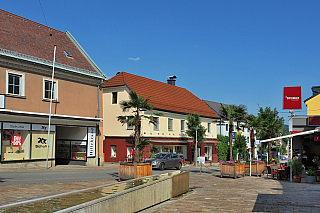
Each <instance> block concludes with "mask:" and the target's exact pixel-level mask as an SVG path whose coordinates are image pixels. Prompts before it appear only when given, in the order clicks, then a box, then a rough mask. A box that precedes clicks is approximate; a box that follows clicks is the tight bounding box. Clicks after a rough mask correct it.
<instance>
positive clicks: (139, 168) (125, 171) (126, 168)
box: [119, 162, 152, 181]
mask: <svg viewBox="0 0 320 213" xmlns="http://www.w3.org/2000/svg"><path fill="white" fill-rule="evenodd" d="M150 175H152V165H151V163H131V162H120V165H119V181H120V180H129V179H136V178H140V177H145V176H150Z"/></svg>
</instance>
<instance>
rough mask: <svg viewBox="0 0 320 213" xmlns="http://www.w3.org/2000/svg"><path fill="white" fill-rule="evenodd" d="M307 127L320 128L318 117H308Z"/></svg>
mask: <svg viewBox="0 0 320 213" xmlns="http://www.w3.org/2000/svg"><path fill="white" fill-rule="evenodd" d="M309 126H320V117H318V116H314V117H309Z"/></svg>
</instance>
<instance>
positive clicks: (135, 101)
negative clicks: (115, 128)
mask: <svg viewBox="0 0 320 213" xmlns="http://www.w3.org/2000/svg"><path fill="white" fill-rule="evenodd" d="M129 98H130V100H128V101H121V102H120V106H121V109H122V111H123V112H132V115H129V116H128V115H125V116H118V117H117V118H118V121H119V122H120V123H122V125H124V124H128V125H130V126H133V127H134V131H133V135H132V136H131V137H130V138H129V139H127V140H126V142H127V143H131V144H133V147H134V153H135V156H134V160H133V163H131V162H120V166H119V179H120V180H121V179H134V178H139V177H144V176H149V175H152V165H151V163H143V149H144V147H145V146H146V145H148V144H149V142H148V140H147V139H144V138H142V137H141V121H142V119H146V120H148V121H149V122H150V123H153V124H156V119H155V118H154V117H153V116H152V115H150V116H148V115H145V114H144V111H147V110H148V111H151V110H152V109H153V105H152V104H149V103H148V102H149V100H150V97H148V98H146V99H144V97H143V96H141V95H138V94H137V93H135V92H134V91H131V92H130V93H129ZM154 114H155V115H158V116H160V115H161V114H160V113H154Z"/></svg>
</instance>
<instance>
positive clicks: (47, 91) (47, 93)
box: [43, 79, 58, 100]
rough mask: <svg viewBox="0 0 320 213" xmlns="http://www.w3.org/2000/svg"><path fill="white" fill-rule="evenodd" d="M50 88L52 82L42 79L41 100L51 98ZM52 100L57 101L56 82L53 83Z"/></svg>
mask: <svg viewBox="0 0 320 213" xmlns="http://www.w3.org/2000/svg"><path fill="white" fill-rule="evenodd" d="M51 86H52V81H51V80H49V79H44V82H43V98H44V99H50V98H51ZM52 100H58V83H57V81H54V82H53V92H52Z"/></svg>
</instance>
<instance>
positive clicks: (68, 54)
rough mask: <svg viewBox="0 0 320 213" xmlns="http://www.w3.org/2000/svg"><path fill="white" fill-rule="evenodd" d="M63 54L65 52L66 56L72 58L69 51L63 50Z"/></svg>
mask: <svg viewBox="0 0 320 213" xmlns="http://www.w3.org/2000/svg"><path fill="white" fill-rule="evenodd" d="M64 54H65V55H66V56H67V57H68V58H73V57H72V55H71V53H70V52H67V51H64Z"/></svg>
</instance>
